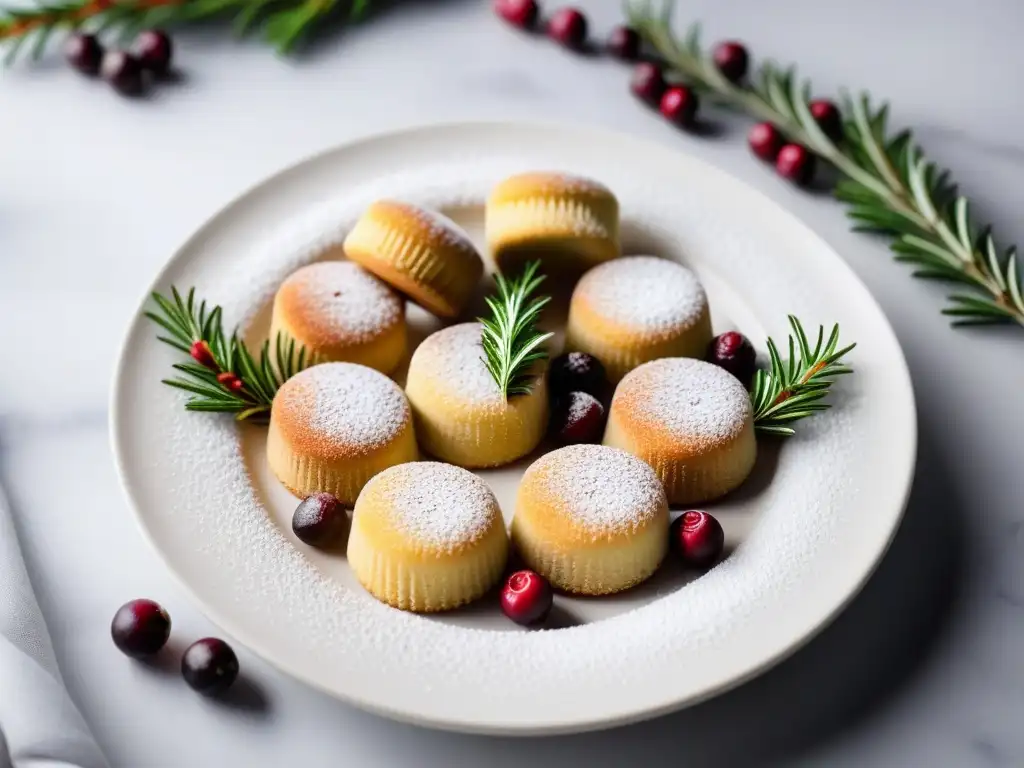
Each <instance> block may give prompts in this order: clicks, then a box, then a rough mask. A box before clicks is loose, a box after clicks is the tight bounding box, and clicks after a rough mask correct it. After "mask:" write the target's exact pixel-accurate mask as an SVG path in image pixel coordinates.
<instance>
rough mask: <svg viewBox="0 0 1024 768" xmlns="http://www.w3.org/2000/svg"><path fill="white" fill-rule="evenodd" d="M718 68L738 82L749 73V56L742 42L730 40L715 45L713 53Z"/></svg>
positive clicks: (729, 78)
mask: <svg viewBox="0 0 1024 768" xmlns="http://www.w3.org/2000/svg"><path fill="white" fill-rule="evenodd" d="M711 58H712V59H713V60H714V62H715V66H716V67H718V70H719V71H720V72H721V73H722V74H723V75H725V77H726V79H727V80H731V81H732V82H734V83H738V82H739V81H740V80H742V79H743V77H744V76H745V75H746V74H747V65H748V63H749V57H748V56H747V49H746V48H744V47H743V45H742V44H740V43H737V42H734V41H732V40H728V41H726V42H724V43H719V44H718V45H716V46H715V49H714V51H712V53H711Z"/></svg>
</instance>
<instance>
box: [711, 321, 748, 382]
mask: <svg viewBox="0 0 1024 768" xmlns="http://www.w3.org/2000/svg"><path fill="white" fill-rule="evenodd" d="M706 359H707V361H708V362H709V363H714V364H715V365H717V366H719V367H721V368H725V370H727V371H728V372H729V373H731V374H732V375H733V376H735V377H736V378H737V379H739V380H740V383H742V384H743V386H744V387H745V388H746V389H750V383H751V382H752V381H753V379H754V371H755V370H756V369H757V353H756V352H754V345H753V344H751V343H750V340H749V339H748V338H747V337H746V336H744V335H743V334H742V333H737V332H736V331H726V332H725V333H723V334H721V335H719V336H716V337H715V338H713V339H712V340H711V343H710V344H708V351H707V355H706Z"/></svg>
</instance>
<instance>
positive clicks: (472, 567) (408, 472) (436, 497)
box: [348, 461, 508, 613]
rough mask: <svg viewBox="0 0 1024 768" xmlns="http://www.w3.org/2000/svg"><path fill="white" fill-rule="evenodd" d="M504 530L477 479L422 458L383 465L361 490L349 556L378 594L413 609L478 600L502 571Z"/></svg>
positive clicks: (505, 555)
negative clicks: (394, 465) (412, 461)
mask: <svg viewBox="0 0 1024 768" xmlns="http://www.w3.org/2000/svg"><path fill="white" fill-rule="evenodd" d="M507 559H508V535H507V534H506V533H505V522H504V520H503V519H502V516H501V509H499V508H498V502H497V500H496V499H495V498H494V494H493V493H491V489H490V488H488V487H487V485H486V484H485V483H484V481H483V480H481V479H480V478H478V477H477V476H476V475H474V474H473V473H472V472H469V471H467V470H465V469H460V468H459V467H453V466H452V465H451V464H441V463H438V462H432V461H424V462H414V463H411V464H401V465H399V466H397V467H391V468H390V469H386V470H384V471H383V472H381V473H380V474H379V475H377V476H376V477H374V478H373V479H372V480H370V482H369V483H367V484H366V487H365V488H363V492H362V493H361V494H359V499H358V500H357V501H356V507H355V512H354V513H353V515H352V531H351V533H350V534H349V539H348V563H349V565H350V566H351V567H352V571H353V572H354V573H355V575H356V578H357V579H359V583H360V584H362V585H363V586H364V587H365V588H366V589H367V591H369V592H370V594H372V595H373V596H374V597H376V598H377V599H378V600H381V601H383V602H385V603H387V604H388V605H391V606H393V607H395V608H400V609H402V610H404V611H415V612H417V613H431V612H434V611H446V610H449V609H451V608H456V607H458V606H460V605H464V604H465V603H469V602H471V601H473V600H476V599H477V598H478V597H480V596H481V595H483V594H484V593H486V592H487V591H488V590H489V589H490V588H491V587H493V586H494V584H495V583H496V582H497V581H498V579H499V578H501V574H502V572H503V571H504V569H505V562H506V560H507Z"/></svg>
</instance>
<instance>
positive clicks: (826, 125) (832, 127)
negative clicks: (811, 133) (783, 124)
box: [807, 99, 843, 143]
mask: <svg viewBox="0 0 1024 768" xmlns="http://www.w3.org/2000/svg"><path fill="white" fill-rule="evenodd" d="M807 106H808V108H809V109H810V110H811V116H812V117H813V118H814V120H815V122H816V123H817V124H818V127H819V128H821V131H822V133H824V134H825V135H826V136H828V137H829V138H830V139H831V140H832V142H833V143H835V142H837V141H839V139H841V138H842V137H843V117H842V115H840V114H839V107H837V106H836V105H835V104H834V103H833V102H831V101H829V100H828V99H815V100H814V101H812V102H811V103H810V104H808V105H807Z"/></svg>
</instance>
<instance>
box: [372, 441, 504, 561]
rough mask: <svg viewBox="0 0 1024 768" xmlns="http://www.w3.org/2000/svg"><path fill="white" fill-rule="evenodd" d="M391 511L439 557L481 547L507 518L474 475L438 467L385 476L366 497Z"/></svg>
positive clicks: (404, 468)
mask: <svg viewBox="0 0 1024 768" xmlns="http://www.w3.org/2000/svg"><path fill="white" fill-rule="evenodd" d="M374 492H377V493H379V494H380V495H381V496H382V497H383V498H384V499H385V500H386V501H387V503H388V504H389V505H390V513H391V514H390V517H391V523H392V525H394V526H395V528H396V529H397V530H399V531H401V532H403V533H404V534H405V535H406V536H408V537H409V538H411V539H413V540H414V541H416V542H418V543H421V544H423V545H425V546H428V547H430V548H431V549H434V550H438V551H451V550H453V549H455V548H456V547H459V546H462V545H465V544H469V543H472V542H475V541H478V540H479V539H480V538H481V537H482V536H483V535H484V534H485V533H487V531H488V530H489V529H490V527H491V526H492V525H493V524H494V522H495V520H496V519H498V518H499V517H500V516H501V511H500V510H499V509H498V502H497V500H496V499H495V498H494V494H493V493H491V489H490V488H488V487H487V485H486V484H485V483H484V481H483V480H481V479H480V478H479V477H477V476H476V475H474V474H473V473H472V472H470V471H468V470H465V469H462V468H461V467H455V466H452V465H451V464H443V463H441V462H436V461H417V462H412V463H409V464H399V465H398V466H396V467H391V468H390V469H386V470H384V471H383V472H381V473H380V474H379V475H377V476H376V477H374V478H373V479H372V480H371V481H370V482H369V484H368V485H367V487H366V489H365V490H364V493H374Z"/></svg>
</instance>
